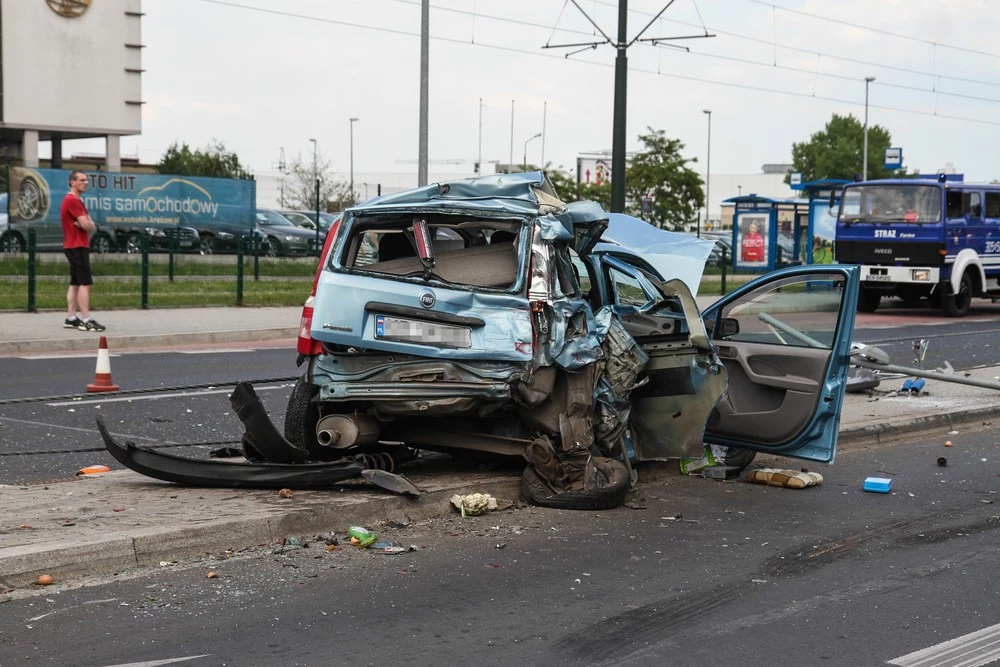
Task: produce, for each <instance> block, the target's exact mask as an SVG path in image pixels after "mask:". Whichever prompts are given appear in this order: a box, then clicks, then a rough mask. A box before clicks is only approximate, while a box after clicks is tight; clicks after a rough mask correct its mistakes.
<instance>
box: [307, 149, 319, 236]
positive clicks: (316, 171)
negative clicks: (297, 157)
mask: <svg viewBox="0 0 1000 667" xmlns="http://www.w3.org/2000/svg"><path fill="white" fill-rule="evenodd" d="M309 141H311V142H312V145H313V176H315V177H316V252H319V250H320V248H319V226H320V218H319V160H318V158H317V153H316V140H315V139H310V140H309Z"/></svg>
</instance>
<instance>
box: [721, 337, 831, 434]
mask: <svg viewBox="0 0 1000 667" xmlns="http://www.w3.org/2000/svg"><path fill="white" fill-rule="evenodd" d="M770 347H771V346H769V345H756V346H755V345H753V344H746V345H744V346H741V347H740V349H739V350H738V352H736V353H735V354H734V357H733V358H724V359H723V360H722V363H723V364H724V365H725V366H726V371H727V372H728V375H729V391H728V392H727V393H726V396H724V397H723V399H722V400H721V401H719V403H718V404H717V405H716V409H715V412H713V414H712V417H711V418H710V419H709V423H708V430H709V431H710V432H712V433H713V434H716V435H720V436H725V437H732V438H740V437H743V436H744V435H745V434H747V433H766V434H767V440H768V444H770V445H778V444H781V443H783V442H787V441H789V440H791V439H792V438H793V437H794V436H795V435H796V434H797V433H799V432H801V431H802V430H803V429H804V428H805V427H806V426H807V425H808V424H809V421H810V420H811V418H812V413H813V407H814V406H815V405H816V403H817V401H818V397H819V393H820V384H819V382H818V381H817V380H816V378H818V377H821V376H822V375H823V373H824V371H825V369H826V365H827V364H828V363H829V357H830V355H829V353H828V352H826V351H824V350H811V349H805V348H799V349H798V350H797V351H796V356H783V355H776V354H773V353H772V351H771V350H770Z"/></svg>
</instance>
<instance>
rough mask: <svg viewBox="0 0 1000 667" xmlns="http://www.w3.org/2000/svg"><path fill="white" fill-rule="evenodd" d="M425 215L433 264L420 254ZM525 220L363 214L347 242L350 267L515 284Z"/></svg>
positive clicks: (470, 283) (464, 282)
mask: <svg viewBox="0 0 1000 667" xmlns="http://www.w3.org/2000/svg"><path fill="white" fill-rule="evenodd" d="M417 219H421V220H426V222H427V229H428V232H429V233H428V236H429V238H430V242H431V248H432V250H433V255H434V263H433V267H431V268H428V266H426V265H425V264H426V263H425V262H421V260H420V257H419V255H418V250H417V248H418V244H417V239H416V238H415V234H414V221H415V220H417ZM522 226H523V225H522V223H520V222H515V221H503V220H482V219H462V218H456V217H454V216H437V217H435V216H419V217H417V216H407V217H402V218H394V219H390V220H385V219H381V220H378V221H374V220H373V221H366V220H364V219H361V220H358V221H357V222H356V224H355V225H354V226H353V229H352V231H351V236H350V238H348V240H347V244H346V248H347V250H346V256H345V257H344V259H343V265H344V266H345V267H346V268H347V269H348V270H357V271H364V272H369V273H379V274H384V275H391V276H403V277H408V278H415V279H418V280H419V279H429V280H438V281H442V282H446V283H450V284H453V285H455V286H464V287H485V288H493V289H511V288H513V287H514V285H515V284H516V283H517V279H518V274H519V272H520V271H519V266H520V262H519V261H518V238H519V234H520V231H521V228H522Z"/></svg>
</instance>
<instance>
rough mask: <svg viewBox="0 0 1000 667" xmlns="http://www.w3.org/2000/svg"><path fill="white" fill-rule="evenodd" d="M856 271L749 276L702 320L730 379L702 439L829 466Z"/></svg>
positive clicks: (825, 268)
mask: <svg viewBox="0 0 1000 667" xmlns="http://www.w3.org/2000/svg"><path fill="white" fill-rule="evenodd" d="M858 286H859V269H858V267H856V266H846V265H835V264H834V265H829V264H828V265H813V266H800V267H791V268H786V269H780V270H778V271H774V272H772V273H768V274H767V275H765V276H762V277H760V278H757V279H756V280H753V281H752V282H750V283H748V284H746V285H744V286H743V287H741V288H739V289H738V290H736V291H734V292H732V293H730V294H728V295H727V296H725V297H723V298H722V299H720V300H719V301H717V302H716V303H714V304H712V305H711V306H709V307H708V308H707V309H706V310H705V311H704V313H703V314H702V318H703V320H704V322H705V326H706V329H707V331H708V333H709V336H710V338H711V342H712V344H713V345H714V347H715V350H716V353H717V354H718V356H719V358H720V359H721V361H722V363H723V364H724V365H725V367H726V370H727V372H728V375H729V387H728V391H727V392H726V395H725V396H723V397H722V399H721V400H720V401H719V402H718V404H717V405H716V406H715V409H713V410H712V412H711V414H710V415H709V418H708V423H707V425H706V429H705V441H706V442H710V443H713V444H718V445H727V446H732V447H740V448H744V449H751V450H755V451H758V452H767V453H770V454H778V455H781V456H792V457H796V458H802V459H809V460H813V461H827V462H832V461H833V459H834V456H835V453H836V446H837V429H838V427H839V424H840V410H841V406H842V404H843V400H844V387H845V384H846V381H847V371H848V366H849V362H850V346H851V336H852V334H853V332H854V314H855V311H856V309H857V300H858Z"/></svg>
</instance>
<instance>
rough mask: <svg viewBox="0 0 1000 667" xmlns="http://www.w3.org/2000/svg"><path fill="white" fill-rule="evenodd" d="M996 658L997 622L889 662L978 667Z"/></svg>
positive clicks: (901, 666)
mask: <svg viewBox="0 0 1000 667" xmlns="http://www.w3.org/2000/svg"><path fill="white" fill-rule="evenodd" d="M998 659H1000V623H998V624H997V625H991V626H990V627H988V628H983V629H982V630H977V631H976V632H970V633H969V634H967V635H962V636H961V637H956V638H955V639H950V640H948V641H946V642H941V643H940V644H936V645H934V646H929V647H927V648H925V649H922V650H920V651H915V652H913V653H908V654H907V655H904V656H902V657H899V658H896V659H895V660H890V661H889V663H888V664H890V665H897V667H982V665H988V664H989V663H991V662H994V661H995V660H998Z"/></svg>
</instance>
